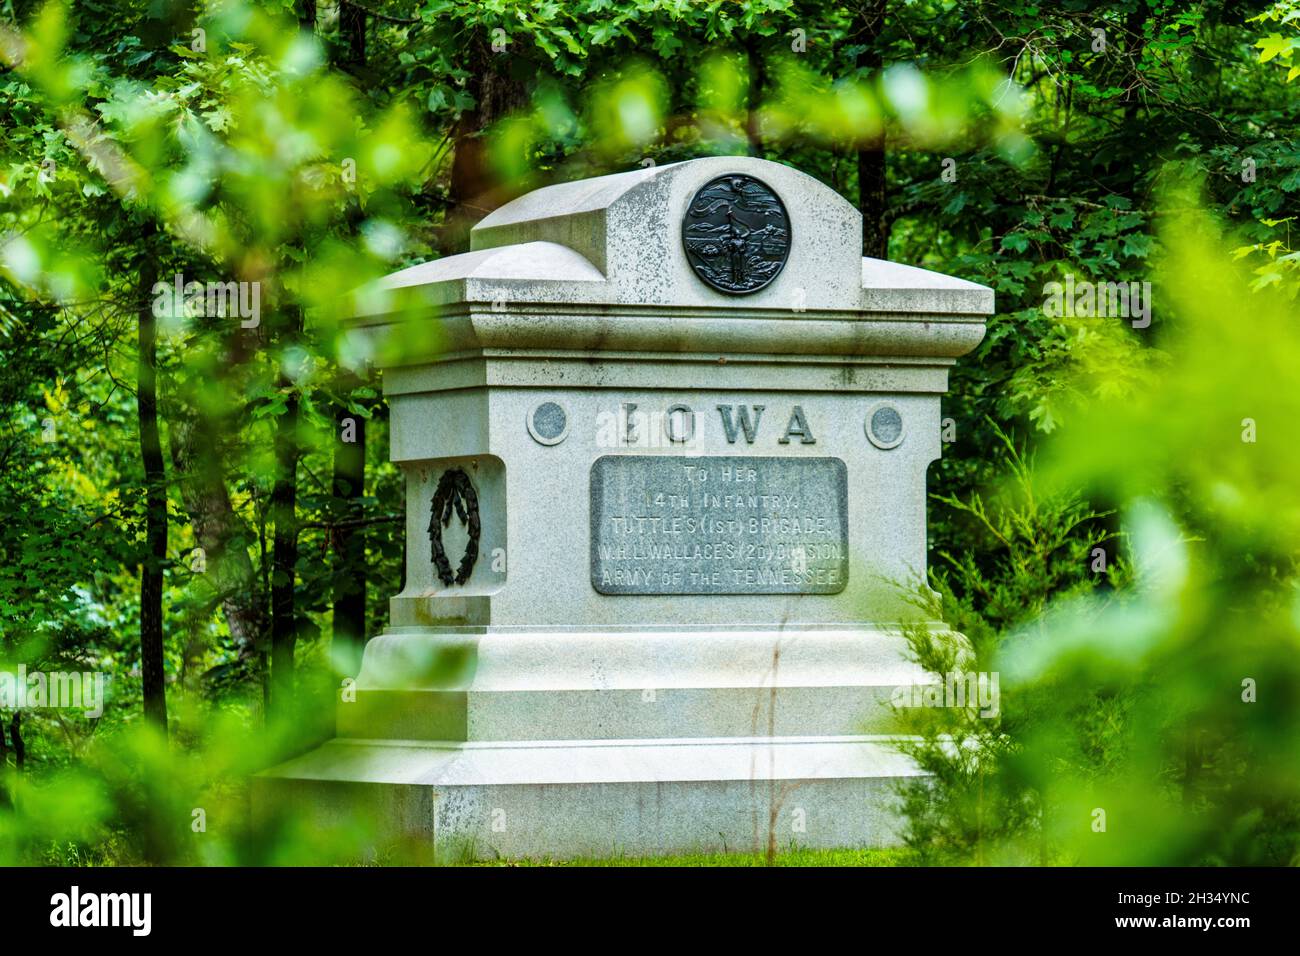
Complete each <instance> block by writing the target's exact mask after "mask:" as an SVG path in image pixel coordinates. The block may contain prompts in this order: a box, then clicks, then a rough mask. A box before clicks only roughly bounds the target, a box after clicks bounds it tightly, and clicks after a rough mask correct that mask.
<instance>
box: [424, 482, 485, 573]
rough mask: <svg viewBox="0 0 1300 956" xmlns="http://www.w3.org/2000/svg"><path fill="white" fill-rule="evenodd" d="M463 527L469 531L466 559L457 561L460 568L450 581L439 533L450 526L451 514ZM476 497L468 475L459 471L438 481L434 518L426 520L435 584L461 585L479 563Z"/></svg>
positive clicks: (434, 494)
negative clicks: (435, 571) (436, 570)
mask: <svg viewBox="0 0 1300 956" xmlns="http://www.w3.org/2000/svg"><path fill="white" fill-rule="evenodd" d="M453 510H454V511H455V512H456V517H458V518H460V520H461V521H462V522H463V523H464V525H465V527H466V529H467V530H468V531H469V542H468V543H467V544H466V545H465V556H464V557H462V558H461V559H460V567H459V568H458V569H457V570H456V575H455V577H452V573H451V563H450V562H449V561H448V560H447V552H446V551H445V550H443V546H442V529H443V528H444V527H446V526H447V525H449V524H450V523H451V513H452V511H453ZM479 531H480V525H479V519H478V495H477V494H475V492H474V486H473V485H472V484H470V481H469V475H467V474H465V472H464V471H463V470H461V469H460V468H449V469H448V470H447V471H444V472H443V473H442V478H441V479H440V480H439V481H438V490H437V491H435V492H434V493H433V514H432V517H431V518H430V519H429V541H430V542H431V543H432V544H433V564H434V567H436V568H437V569H438V580H439V581H441V582H442V583H443V584H453V583H455V584H464V583H465V582H466V581H468V580H469V574H470V572H471V571H473V570H474V562H475V561H477V560H478V538H479Z"/></svg>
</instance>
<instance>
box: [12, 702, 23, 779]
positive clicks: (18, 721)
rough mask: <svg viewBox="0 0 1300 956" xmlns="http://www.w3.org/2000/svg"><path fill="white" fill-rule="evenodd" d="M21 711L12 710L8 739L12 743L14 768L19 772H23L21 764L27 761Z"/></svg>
mask: <svg viewBox="0 0 1300 956" xmlns="http://www.w3.org/2000/svg"><path fill="white" fill-rule="evenodd" d="M22 728H23V712H22V711H21V710H15V711H14V718H13V720H11V721H9V739H10V740H12V741H13V744H14V769H15V770H17V771H18V772H19V773H22V772H23V765H24V764H26V763H27V744H26V743H24V742H23V734H22Z"/></svg>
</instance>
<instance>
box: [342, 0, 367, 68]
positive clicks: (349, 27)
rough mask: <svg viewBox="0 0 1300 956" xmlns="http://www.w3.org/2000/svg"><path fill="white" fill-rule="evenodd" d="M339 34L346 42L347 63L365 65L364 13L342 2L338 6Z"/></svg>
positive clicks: (352, 5) (345, 1)
mask: <svg viewBox="0 0 1300 956" xmlns="http://www.w3.org/2000/svg"><path fill="white" fill-rule="evenodd" d="M339 32H340V33H342V34H343V35H344V36H346V37H347V40H348V62H349V63H352V64H353V65H355V66H365V65H366V11H364V10H362V9H361V8H360V7H358V6H356V5H355V4H351V3H348V2H347V0H343V2H341V3H340V4H339Z"/></svg>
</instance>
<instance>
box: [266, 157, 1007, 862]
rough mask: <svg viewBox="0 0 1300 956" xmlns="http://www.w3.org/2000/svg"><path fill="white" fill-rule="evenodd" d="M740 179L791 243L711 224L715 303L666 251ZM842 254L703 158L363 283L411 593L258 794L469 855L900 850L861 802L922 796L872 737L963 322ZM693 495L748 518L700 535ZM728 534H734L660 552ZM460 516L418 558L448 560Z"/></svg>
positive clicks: (856, 230) (909, 280)
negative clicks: (734, 282)
mask: <svg viewBox="0 0 1300 956" xmlns="http://www.w3.org/2000/svg"><path fill="white" fill-rule="evenodd" d="M736 175H739V176H748V177H752V179H753V180H755V181H758V182H760V183H762V184H765V185H766V186H767V187H768V188H770V190H771V191H772V194H773V195H774V196H775V197H776V198H777V199H778V200H779V202H780V204H781V206H782V208H783V209H784V210H785V212H786V214H787V215H788V217H789V229H788V234H789V236H790V239H791V242H790V248H789V250H788V255H787V256H786V258H785V260H784V264H783V266H782V267H781V268H779V269H777V268H774V267H773V266H772V265H771V261H772V260H771V257H772V256H774V255H775V254H776V253H777V252H778V251H779V249H778V246H776V245H771V246H768V245H764V246H763V247H762V248H758V247H757V246H755V245H754V243H756V242H758V240H757V239H752V238H751V237H752V236H753V235H754V232H755V227H757V229H759V230H761V229H762V226H761V225H759V222H758V221H754V222H749V221H748V220H746V221H745V222H743V223H742V224H741V225H740V226H739V227H735V228H734V229H733V226H732V225H731V220H729V219H727V210H726V209H725V208H724V207H723V206H718V207H716V208H714V209H713V210H712V212H711V213H709V215H713V214H715V213H716V214H717V215H714V216H713V219H712V220H711V221H712V223H713V225H714V226H715V227H719V228H721V227H722V226H723V225H724V224H726V230H727V235H728V236H730V237H731V238H732V239H739V240H743V241H742V242H740V243H739V244H738V245H736V246H735V248H736V250H738V255H740V256H741V259H740V260H737V261H738V262H741V265H740V266H738V270H739V271H738V272H737V273H736V275H737V276H740V277H741V279H743V278H744V275H743V274H746V273H747V270H750V269H755V270H757V272H761V273H762V275H761V278H763V279H764V280H766V281H765V282H764V283H763V284H761V285H760V284H758V283H757V282H750V281H748V280H745V281H743V282H742V283H741V284H742V285H744V286H745V288H742V289H740V290H738V291H740V292H741V293H742V294H732V293H730V292H727V291H720V290H719V289H718V288H715V287H714V286H711V285H710V284H709V283H708V282H706V281H704V280H703V278H702V277H701V275H700V274H698V272H697V270H696V268H694V267H693V266H692V263H691V262H690V260H689V252H688V246H687V245H686V244H685V243H683V225H684V223H685V221H686V217H687V213H688V205H689V204H690V203H691V201H692V199H693V197H695V196H696V195H697V194H698V193H699V192H700V190H701V188H702V187H704V186H706V184H708V183H710V182H712V181H714V180H717V179H718V178H719V177H725V176H736ZM733 192H734V191H733ZM714 199H721V200H722V201H724V202H733V201H735V200H734V199H732V198H728V196H727V195H720V196H719V197H713V198H711V199H710V202H713V200H714ZM704 212H705V211H704V210H701V214H702V215H703V214H704ZM778 233H779V230H771V231H768V232H766V233H765V234H764V235H765V237H764V238H763V240H762V241H763V242H764V243H769V242H771V241H772V240H773V239H774V237H776V236H777V235H778ZM718 235H719V236H721V235H722V232H718ZM860 237H861V218H860V216H859V215H858V213H857V211H856V210H855V209H853V207H852V206H850V205H849V204H848V203H847V202H845V201H844V200H843V199H842V198H841V197H839V196H838V195H837V194H836V193H835V192H834V191H833V190H831V189H829V188H828V187H826V186H824V185H822V184H820V183H818V182H816V181H815V180H813V179H811V178H810V177H808V176H805V175H804V174H802V173H800V172H798V171H797V170H794V169H791V168H789V167H787V166H782V165H780V164H776V163H769V162H765V161H762V160H758V159H754V158H750V157H713V158H709V159H702V160H694V161H691V162H688V163H679V164H675V165H670V166H661V167H652V168H649V169H639V170H635V171H632V172H628V173H621V174H618V175H614V176H606V177H601V178H599V179H593V180H587V181H583V182H577V183H567V184H562V185H558V186H552V187H548V188H546V189H541V190H538V191H536V192H534V193H530V194H528V195H526V196H523V197H520V198H519V199H517V200H515V201H514V202H511V203H509V204H507V205H506V206H504V207H502V208H501V209H498V210H497V211H496V212H494V213H492V214H491V215H490V216H488V217H487V218H486V219H485V220H484V221H483V222H481V223H480V224H479V225H478V227H476V228H475V230H474V231H473V234H472V242H473V247H474V251H472V252H469V253H466V254H464V255H460V256H452V257H450V258H448V259H443V260H438V261H435V262H430V263H425V264H423V265H418V266H414V267H412V268H410V269H405V270H403V271H401V272H398V273H395V274H394V275H392V276H389V277H388V279H387V280H385V282H384V283H381V284H380V286H378V287H374V288H371V289H369V290H366V291H364V292H363V293H362V294H361V295H360V297H359V299H358V307H357V313H358V316H359V317H358V319H357V320H356V322H355V323H354V326H353V331H352V333H351V335H350V337H349V344H348V346H347V348H348V350H350V354H351V355H352V356H353V357H354V358H355V359H357V360H359V361H360V360H369V361H373V362H374V363H375V364H377V365H378V366H379V367H381V368H382V369H383V370H384V389H385V394H386V395H387V397H388V400H389V403H390V412H391V416H390V420H391V457H392V460H393V461H394V462H395V463H396V464H397V465H398V466H399V467H400V468H401V469H402V472H403V474H404V475H405V479H406V488H407V508H406V511H407V523H406V542H407V566H406V583H405V587H404V588H403V590H402V591H401V593H400V594H398V595H397V596H396V597H394V598H393V599H392V601H391V620H390V622H389V625H388V627H387V628H386V629H385V631H384V633H383V634H381V635H379V636H377V637H375V638H374V639H372V640H371V641H370V642H369V644H368V645H367V648H366V652H365V658H364V661H363V665H362V670H361V673H360V674H359V675H358V678H357V700H356V702H355V703H343V704H340V716H339V727H340V733H341V736H340V738H339V739H338V740H336V741H334V742H332V743H330V744H329V745H327V746H325V747H322V748H320V749H318V750H316V751H314V752H312V753H310V754H306V755H303V756H302V757H300V758H298V759H296V760H294V761H292V762H290V763H288V764H285V765H283V766H281V767H279V768H276V769H275V770H273V771H271V772H269V773H267V774H266V775H264V776H263V778H262V779H261V780H260V781H259V783H258V787H259V790H258V793H259V794H260V797H259V799H263V800H265V799H271V798H272V796H271V795H273V794H274V795H277V796H275V797H274V798H275V799H281V800H289V801H295V804H294V805H295V806H299V807H301V808H302V810H303V812H311V813H319V814H321V815H322V816H330V815H335V816H338V815H348V814H353V815H355V814H365V813H371V814H376V815H380V816H382V817H383V819H384V820H385V822H386V823H388V824H390V825H391V829H392V830H393V832H394V833H397V834H399V835H401V836H402V838H405V839H410V838H414V839H418V840H422V841H423V840H427V841H430V842H432V843H435V844H437V845H438V847H439V850H440V852H442V851H443V850H445V849H446V848H447V847H449V846H465V847H472V848H473V852H474V853H475V854H476V855H480V856H484V855H486V856H492V855H502V856H561V857H562V856H569V855H598V856H599V855H610V854H614V853H619V852H632V853H655V852H673V851H686V850H702V849H721V848H722V847H724V846H725V847H726V848H730V849H739V848H750V847H757V846H761V845H763V844H765V843H766V840H767V836H768V828H769V827H776V828H777V832H778V834H779V838H780V842H781V843H782V844H783V845H788V843H789V842H791V840H793V841H795V842H799V843H802V844H805V845H809V846H849V845H863V844H878V843H887V842H891V841H893V840H894V839H896V833H897V831H896V829H895V826H894V822H893V821H892V818H891V810H890V806H891V797H890V792H891V786H892V783H893V781H895V780H897V779H899V778H902V777H907V776H910V775H914V774H915V773H916V772H917V771H916V768H915V767H914V766H913V765H912V764H911V763H910V762H909V761H907V760H906V759H904V758H902V757H901V756H900V755H899V754H898V753H897V752H896V751H895V750H893V749H892V748H891V744H890V740H889V739H888V738H887V737H884V736H879V734H880V733H882V732H884V731H886V730H887V729H888V725H887V722H886V718H887V716H888V711H887V708H886V707H885V702H886V701H888V699H889V697H890V694H891V691H892V690H893V688H895V687H897V686H899V685H902V684H909V683H913V682H917V681H924V680H926V675H925V674H924V673H923V672H922V671H921V670H920V669H919V668H918V667H916V665H914V664H912V663H909V661H908V659H907V656H906V646H905V642H904V640H903V638H902V633H901V626H902V625H903V623H904V622H907V623H908V624H910V625H915V624H916V623H918V621H917V615H918V611H917V609H916V607H915V604H914V602H912V601H911V600H910V599H909V593H908V588H912V587H916V586H920V582H922V581H923V580H924V575H925V559H926V547H925V544H926V542H925V537H926V535H925V511H926V497H925V491H926V489H925V482H926V470H927V468H928V466H929V465H930V463H931V462H932V461H934V460H935V459H936V458H938V456H939V454H940V449H941V445H940V429H941V411H940V404H939V403H940V396H941V395H942V394H943V393H944V392H945V391H946V389H947V385H948V376H947V372H948V368H949V367H950V366H951V365H952V364H953V362H954V361H955V360H956V358H957V357H958V356H961V355H963V354H966V353H967V352H969V351H970V350H971V349H972V348H974V347H975V346H976V345H977V344H978V342H979V341H980V339H981V337H982V336H983V334H984V322H985V319H986V316H987V315H988V314H989V313H990V312H991V311H992V308H993V296H992V292H991V290H989V289H986V288H984V287H983V286H979V285H976V284H974V283H970V282H966V281H964V280H961V279H956V278H952V277H949V276H943V275H939V274H937V273H933V272H928V271H926V270H922V269H915V268H912V267H908V266H903V265H899V264H896V263H889V262H882V261H879V260H872V259H863V258H862V257H861V255H860V249H861V245H860V242H861V238H860ZM712 254H713V253H712V252H708V255H712ZM718 254H719V255H721V254H722V253H721V250H719V252H718ZM765 257H766V258H765ZM718 261H719V262H721V261H723V260H718ZM763 262H768V263H769V264H768V265H763ZM725 264H726V265H727V268H728V269H730V268H731V265H732V263H731V260H730V259H727V260H725ZM757 272H756V274H757ZM724 278H725V277H724ZM728 281H730V280H728ZM723 284H725V282H724V283H723ZM750 286H752V288H751V287H750ZM948 414H950V415H955V416H957V417H958V418H960V417H961V411H960V408H959V407H958V408H957V409H956V410H949V411H948ZM692 468H695V469H700V468H706V469H709V470H710V472H711V478H712V471H713V470H714V469H724V468H729V469H731V472H730V473H731V475H732V477H733V481H732V482H731V484H736V482H735V481H734V478H735V476H736V475H738V474H740V475H744V476H745V477H746V478H752V481H747V482H746V484H748V485H752V486H753V487H752V489H751V491H750V492H749V493H750V494H752V495H755V496H760V497H765V498H766V500H765V501H763V502H758V501H756V502H755V506H754V507H753V508H749V506H748V502H746V508H745V509H743V510H741V509H736V508H734V507H733V508H727V507H724V506H723V505H722V502H721V500H719V501H718V503H717V507H713V506H709V507H701V503H700V501H699V500H698V499H697V497H696V495H697V494H698V491H697V490H694V489H692V482H691V480H690V473H689V472H688V469H692ZM453 469H458V470H460V471H461V472H463V473H464V475H466V476H467V477H468V480H469V482H470V484H471V485H472V488H473V491H474V498H475V500H476V501H477V503H478V518H479V519H480V530H479V541H478V547H479V554H478V559H477V561H476V562H475V564H474V566H473V568H472V572H471V573H470V574H469V576H468V578H467V579H466V580H465V581H464V582H463V583H455V582H453V583H451V584H448V583H446V582H445V581H443V580H440V578H439V576H438V575H437V574H436V573H435V572H434V569H433V567H432V564H431V561H430V554H429V548H430V539H429V536H428V527H429V524H430V521H431V518H432V507H433V505H432V497H433V494H434V491H435V489H436V488H437V487H438V485H439V482H440V480H441V478H442V476H443V475H445V474H447V473H448V471H449V470H453ZM718 474H719V475H720V474H722V472H721V471H719V472H718ZM723 493H724V494H725V493H726V492H723ZM731 493H732V494H746V492H744V491H741V492H731ZM658 495H664V496H673V495H677V496H679V497H683V496H690V500H689V501H687V503H686V505H685V506H684V507H682V508H676V507H674V506H673V503H672V501H671V499H670V497H665V498H664V499H662V500H660V499H658V498H657V497H655V496H658ZM646 496H650V498H649V500H647V497H646ZM782 496H785V497H784V498H783V497H782ZM792 497H797V498H798V499H799V500H798V502H797V503H795V502H793V501H791V500H789V499H790V498H792ZM774 502H775V503H774ZM728 512H732V514H731V515H730V517H731V518H734V517H737V516H738V515H741V514H743V516H744V518H745V520H746V522H747V521H748V519H749V518H755V519H758V521H759V523H758V524H757V525H756V526H755V527H753V528H752V529H751V528H750V527H749V525H748V524H747V523H746V525H745V526H743V527H729V528H726V529H724V530H723V531H720V532H719V531H718V530H717V529H716V528H714V527H704V526H701V527H697V528H693V529H688V530H686V531H685V532H684V533H678V531H672V530H671V529H670V530H669V531H665V528H664V525H663V521H664V520H671V519H672V518H674V517H683V516H692V517H697V518H700V517H708V516H710V515H712V516H713V517H715V518H716V517H718V516H719V515H726V514H727V513H728ZM632 518H637V519H660V521H659V522H658V524H657V526H655V523H654V522H653V521H652V522H651V525H652V526H650V527H647V526H646V525H645V524H644V522H641V521H638V522H637V523H636V527H632V524H631V522H630V519H632ZM764 519H767V520H768V521H769V522H770V523H769V524H768V525H767V526H764V525H763V524H762V521H763V520H764ZM620 522H621V524H620ZM772 522H774V523H772ZM809 522H810V523H809ZM464 524H467V523H462V522H461V521H458V520H454V519H453V520H451V521H450V522H449V523H448V524H447V525H446V526H445V527H443V528H442V531H441V541H442V545H443V548H444V550H445V552H446V554H447V555H448V556H449V560H450V563H451V564H452V565H455V564H456V560H457V559H458V558H459V556H460V555H462V554H464V553H466V551H465V549H466V548H467V542H466V539H465V535H466V533H467V532H466V531H465V528H464V527H463V525H464ZM796 530H797V531H798V534H796V533H795V532H796ZM808 545H815V546H816V548H815V549H811V550H809V549H807V546H808ZM706 546H707V547H710V548H717V547H722V548H723V549H724V550H723V552H722V554H721V556H719V554H718V553H717V552H713V551H711V552H709V553H707V554H706V553H702V552H697V550H696V549H699V548H703V547H706ZM728 546H730V547H732V548H734V549H736V550H735V552H727V551H726V550H725V549H726V547H728ZM801 546H804V547H805V548H806V550H805V551H804V553H803V554H799V553H798V552H797V550H796V549H797V548H799V547H801ZM679 547H680V548H689V549H690V551H689V554H688V553H687V552H686V551H684V550H683V551H678V548H679ZM649 549H658V550H657V551H656V552H655V553H654V554H651V551H650V550H649ZM759 549H764V550H763V551H762V553H761V554H760V552H759ZM741 551H744V552H745V554H744V556H741ZM652 570H653V571H655V572H656V575H654V576H652V575H650V574H649V573H648V572H650V571H652ZM665 572H666V575H665ZM652 578H653V579H652ZM932 626H935V627H938V625H932ZM349 708H354V709H352V710H349ZM795 819H797V820H798V821H799V826H798V828H796V827H795V826H794V820H795Z"/></svg>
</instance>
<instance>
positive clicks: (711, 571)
mask: <svg viewBox="0 0 1300 956" xmlns="http://www.w3.org/2000/svg"><path fill="white" fill-rule="evenodd" d="M848 578H849V558H848V473H847V469H846V468H845V466H844V462H843V461H841V460H840V459H838V458H760V457H739V456H731V455H715V456H707V457H696V458H685V457H678V456H669V455H606V456H604V457H601V458H598V459H596V461H595V462H594V463H593V464H592V466H591V584H592V587H594V588H595V589H596V590H597V591H599V592H600V593H601V594H837V593H839V592H840V591H842V590H844V588H845V586H846V585H847V584H848Z"/></svg>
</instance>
